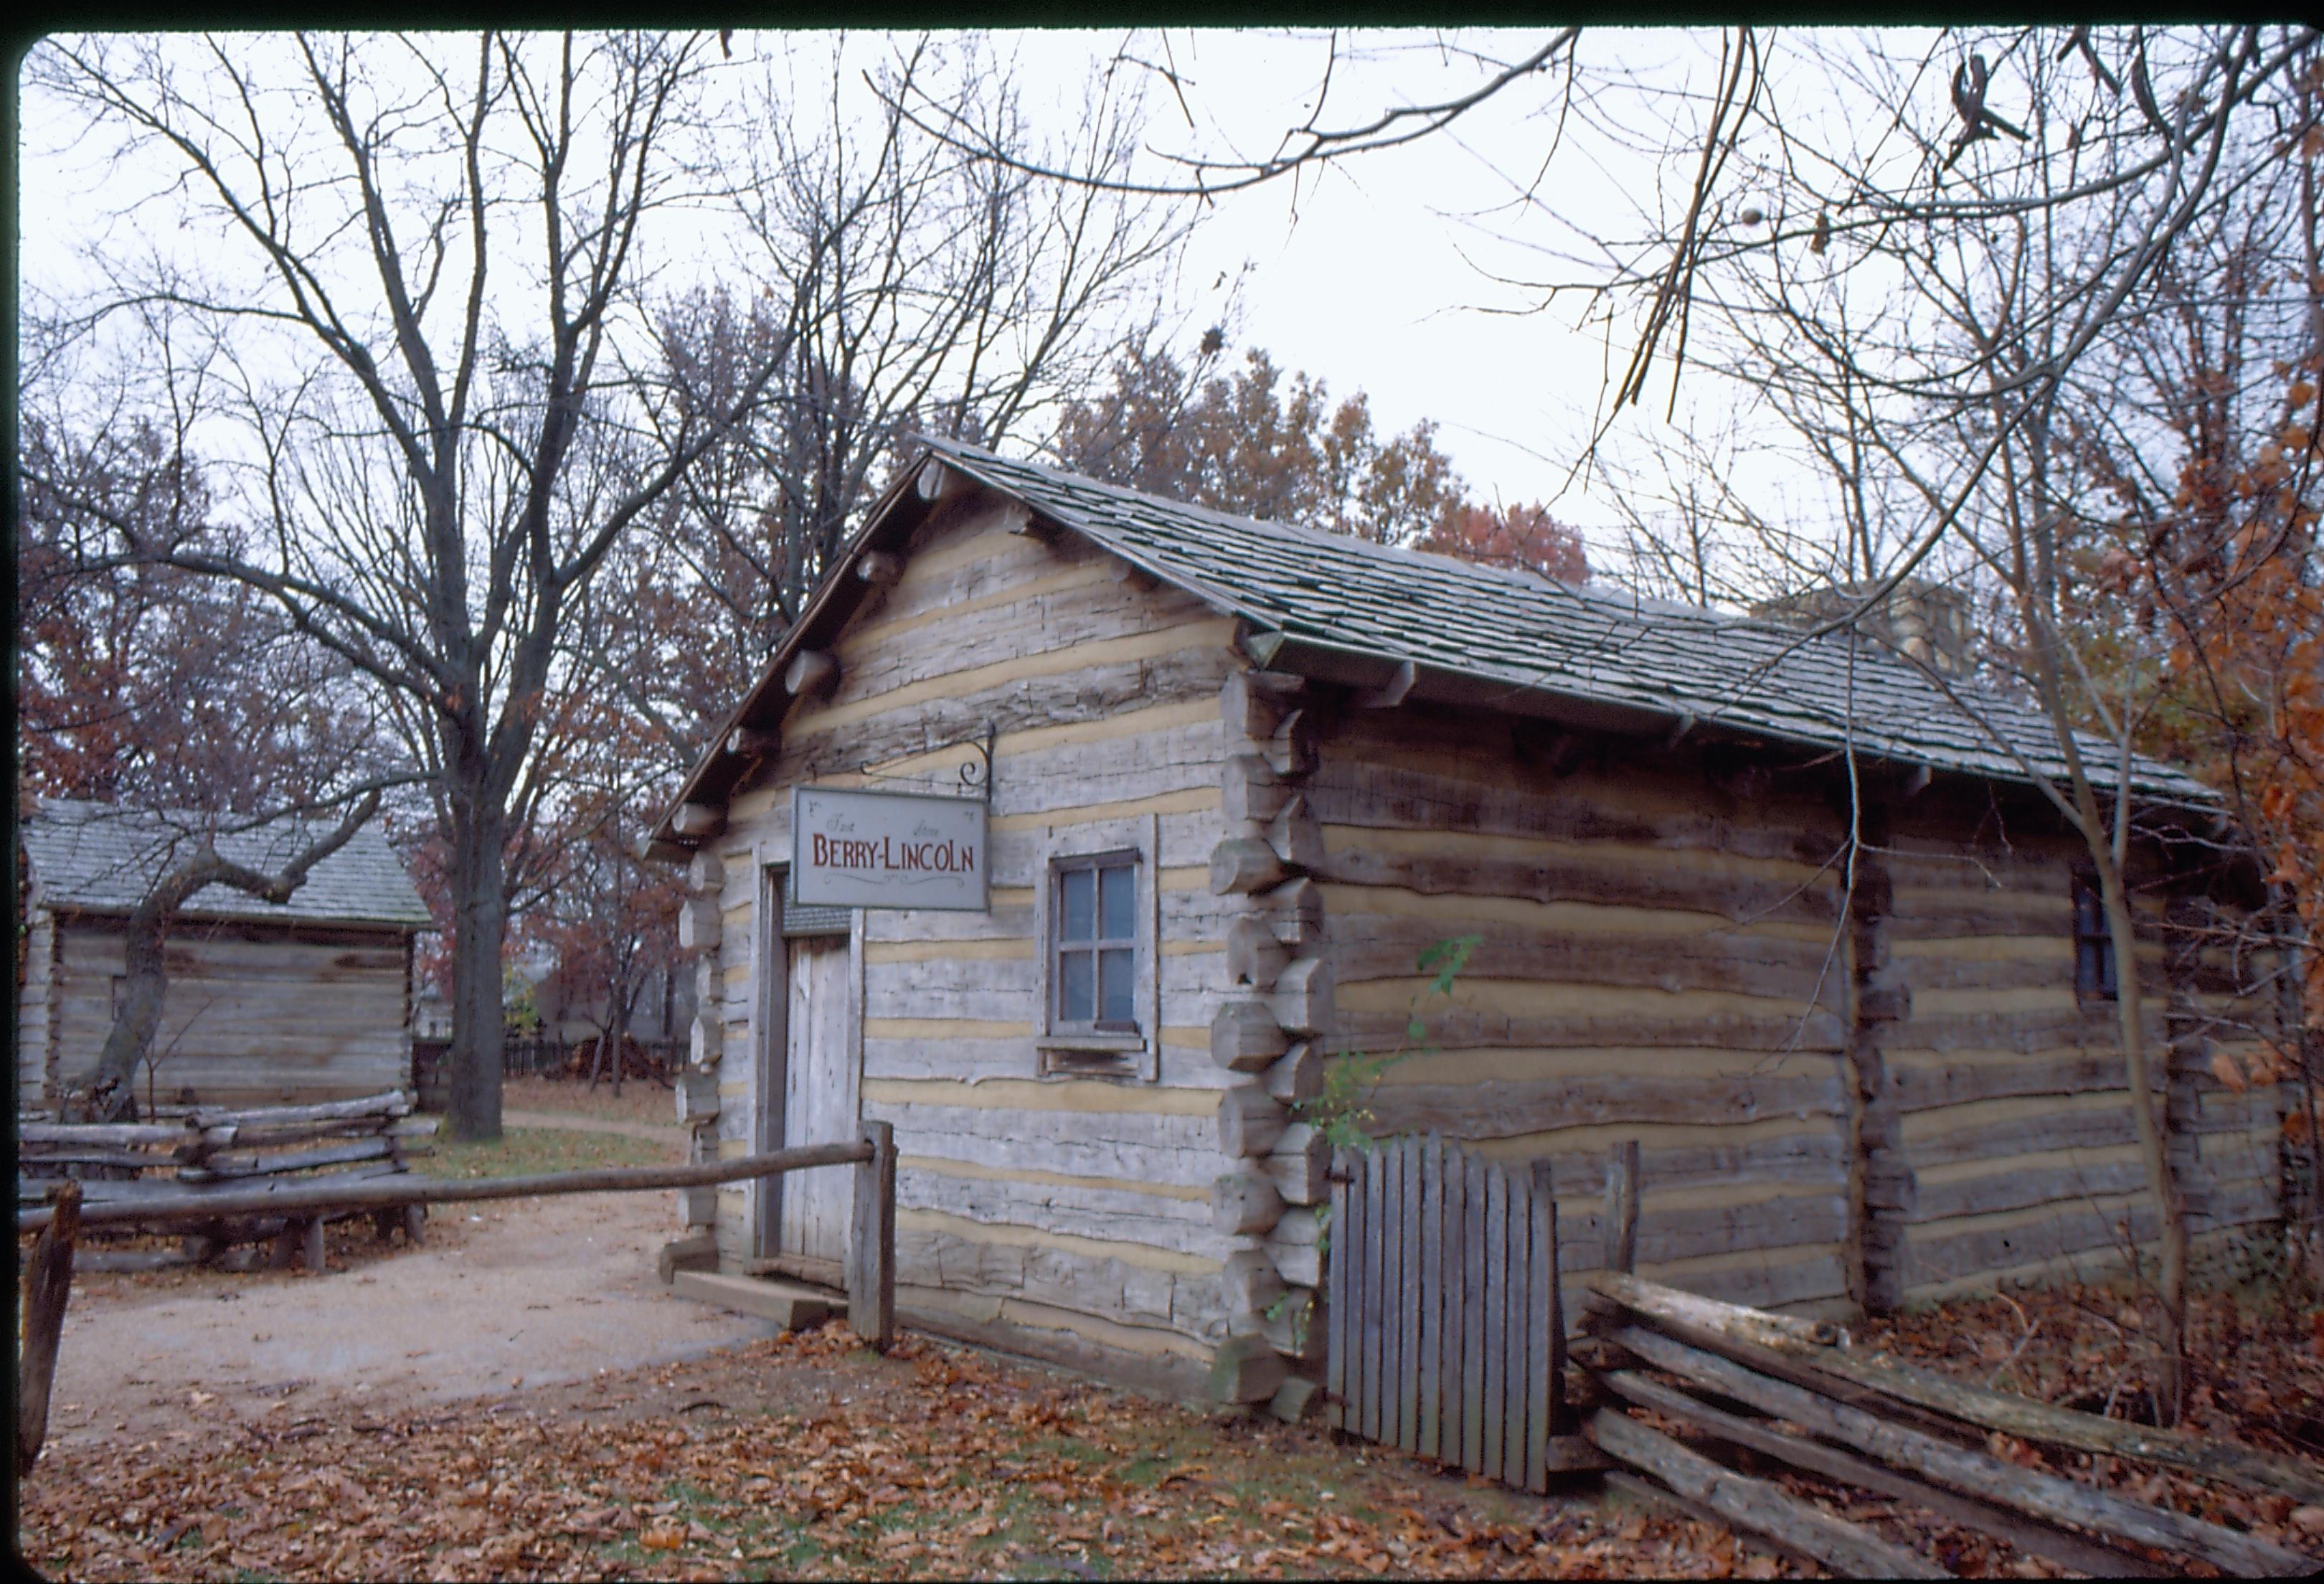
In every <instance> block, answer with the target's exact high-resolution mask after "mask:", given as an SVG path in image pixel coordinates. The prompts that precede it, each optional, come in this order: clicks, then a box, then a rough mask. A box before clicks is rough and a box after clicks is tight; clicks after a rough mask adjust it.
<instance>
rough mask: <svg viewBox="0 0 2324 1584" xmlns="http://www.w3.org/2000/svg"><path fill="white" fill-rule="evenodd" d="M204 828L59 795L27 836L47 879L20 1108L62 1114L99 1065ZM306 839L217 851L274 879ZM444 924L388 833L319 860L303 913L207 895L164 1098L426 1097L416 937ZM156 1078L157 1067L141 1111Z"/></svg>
mask: <svg viewBox="0 0 2324 1584" xmlns="http://www.w3.org/2000/svg"><path fill="white" fill-rule="evenodd" d="M201 828H202V819H201V817H200V816H195V815H186V816H163V815H159V814H153V813H147V812H141V811H134V810H126V809H118V808H115V807H112V806H110V805H107V804H104V803H88V802H70V801H64V800H61V799H53V798H51V799H44V800H42V802H41V804H40V806H39V808H38V809H37V810H36V811H34V812H33V814H32V817H31V818H29V819H27V820H24V822H23V825H22V826H21V827H20V835H21V838H22V840H23V850H24V858H25V864H26V869H27V872H28V878H29V882H30V884H29V888H28V892H27V896H26V912H25V931H26V937H27V939H26V951H25V959H24V978H23V986H22V987H21V989H20V990H19V992H18V996H17V1003H16V1100H17V1105H18V1106H19V1107H54V1106H55V1105H57V1103H58V1101H59V1100H60V1098H61V1097H62V1096H63V1094H64V1093H65V1092H66V1091H68V1090H69V1089H73V1088H79V1087H82V1086H85V1085H86V1084H87V1082H88V1079H89V1077H90V1075H91V1074H93V1073H94V1072H95V1071H96V1069H97V1053H98V1052H99V1051H102V1050H103V1049H104V1047H105V1038H106V1033H107V1032H108V1031H109V1030H110V1029H111V1028H112V1026H113V1016H114V1004H115V986H116V984H117V983H118V981H119V980H120V978H121V977H122V975H123V974H124V969H125V964H124V926H125V924H126V922H127V921H128V918H129V915H130V914H131V913H132V912H134V911H135V910H136V907H137V904H138V903H141V902H142V901H143V900H144V898H145V895H146V893H147V892H148V891H149V890H151V888H152V884H153V882H154V880H155V879H156V878H157V877H158V876H159V875H161V874H162V873H163V872H164V871H165V870H166V869H167V868H168V867H169V866H170V865H171V864H172V863H173V862H177V861H180V859H182V857H184V856H186V855H187V854H188V853H189V852H190V851H191V843H192V841H193V840H194V839H195V837H194V835H193V833H194V832H197V831H198V830H199V829H201ZM304 834H305V835H306V836H308V837H311V836H313V835H314V834H316V833H315V832H312V831H309V832H306V833H304ZM300 839H301V834H300V833H299V832H296V831H293V830H291V829H290V828H289V827H287V826H284V827H268V828H265V829H258V830H254V831H246V832H240V833H228V834H225V835H221V836H219V837H218V838H217V845H218V850H219V852H220V854H221V856H223V857H227V858H230V859H233V860H235V861H236V862H239V863H243V864H245V865H248V866H251V867H254V868H257V869H260V870H262V871H267V872H271V871H272V869H274V868H279V867H280V866H281V864H282V863H283V862H284V861H285V860H286V859H287V858H288V857H290V856H291V853H292V852H293V851H295V850H296V848H297V847H298V846H299V845H300ZM427 928H429V916H428V909H427V907H426V905H425V904H423V903H421V902H420V894H419V893H418V892H417V891H415V890H413V889H412V885H411V881H410V876H408V875H406V874H405V873H404V870H403V865H402V863H401V860H400V859H399V858H398V857H396V855H395V849H394V848H392V847H390V846H389V845H388V841H387V838H386V837H385V836H383V835H382V834H381V833H380V832H379V831H378V830H377V829H363V830H359V831H357V832H356V833H355V837H354V838H352V839H351V840H350V841H349V842H348V843H347V844H346V847H344V848H340V849H339V850H338V851H337V852H336V853H333V854H332V855H331V856H330V857H327V858H325V859H323V860H322V861H321V862H320V863H318V864H317V865H316V866H315V867H314V869H313V870H312V871H311V872H310V873H309V875H308V876H307V880H306V884H304V885H301V886H300V888H299V889H298V890H297V891H296V892H294V893H292V894H291V900H290V901H289V902H287V903H281V904H276V903H268V902H263V901H261V900H260V899H259V898H257V897H254V896H250V895H247V894H244V893H242V892H239V891H235V890H234V889H232V888H230V887H228V886H224V885H211V886H208V887H206V888H204V889H203V890H202V891H200V892H198V893H197V894H195V895H194V897H193V898H192V899H191V900H190V901H189V903H187V905H186V907H185V909H184V910H183V912H181V913H180V917H179V922H178V923H177V925H176V927H175V928H173V929H172V930H171V933H170V938H169V945H168V949H167V953H166V957H165V959H164V960H165V961H166V963H167V966H168V971H169V976H170V984H169V993H168V997H167V1000H166V1003H165V1005H164V1006H163V1009H162V1014H161V1030H160V1032H159V1033H157V1034H156V1035H155V1037H154V1042H153V1054H154V1067H153V1071H152V1075H151V1076H152V1079H153V1085H152V1095H153V1098H154V1099H155V1101H156V1102H157V1103H159V1104H161V1105H164V1106H169V1105H192V1104H196V1103H199V1104H202V1105H209V1106H269V1105H277V1104H289V1103H303V1102H308V1101H319V1100H344V1099H355V1098H361V1097H363V1096H366V1095H376V1094H379V1093H381V1092H382V1091H383V1090H385V1089H391V1088H410V1082H411V1041H410V1031H409V1029H408V1027H407V1024H408V1021H409V1008H410V984H411V947H412V937H413V935H414V934H415V933H416V932H417V931H420V930H424V929H427ZM147 1076H148V1074H147V1073H146V1072H145V1071H144V1070H143V1069H141V1070H139V1073H138V1076H137V1099H138V1104H139V1106H140V1107H143V1105H144V1103H145V1097H146V1092H147V1089H146V1079H147Z"/></svg>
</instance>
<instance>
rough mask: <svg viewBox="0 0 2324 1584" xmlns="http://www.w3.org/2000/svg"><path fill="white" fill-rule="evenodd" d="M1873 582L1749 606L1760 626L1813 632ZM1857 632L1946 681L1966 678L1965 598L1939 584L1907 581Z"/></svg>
mask: <svg viewBox="0 0 2324 1584" xmlns="http://www.w3.org/2000/svg"><path fill="white" fill-rule="evenodd" d="M1878 587H1879V585H1878V584H1877V583H1843V584H1839V585H1827V586H1825V587H1823V588H1808V589H1803V590H1802V591H1801V592H1799V593H1797V594H1785V595H1783V596H1780V597H1777V598H1775V599H1769V600H1763V601H1762V602H1760V603H1759V604H1757V605H1755V606H1753V607H1751V614H1752V615H1753V616H1757V617H1758V618H1759V619H1760V620H1761V621H1767V622H1781V623H1783V624H1784V625H1785V626H1792V627H1812V626H1816V625H1819V624H1821V623H1823V622H1828V621H1831V620H1833V619H1834V618H1835V617H1839V616H1846V615H1847V614H1848V613H1849V611H1851V610H1854V609H1855V608H1856V607H1858V606H1859V605H1862V604H1863V603H1864V602H1865V600H1866V599H1867V598H1868V597H1870V596H1871V594H1872V592H1873V590H1874V589H1876V588H1878ZM1855 625H1856V630H1857V631H1858V632H1859V633H1863V634H1865V635H1867V636H1868V637H1870V638H1872V639H1873V640H1875V641H1876V642H1877V643H1879V644H1883V645H1885V646H1886V647H1888V648H1892V649H1895V650H1898V651H1900V652H1902V653H1905V654H1908V655H1910V656H1911V657H1912V658H1914V660H1917V661H1919V662H1921V663H1922V664H1923V665H1925V666H1927V667H1928V668H1929V669H1930V670H1931V671H1933V672H1937V673H1938V674H1939V675H1940V676H1944V677H1965V676H1967V675H1968V674H1969V596H1968V595H1966V594H1964V593H1962V592H1961V591H1960V589H1958V588H1946V587H1945V586H1943V585H1942V584H1938V583H1929V582H1924V581H1923V580H1922V579H1918V578H1907V579H1904V581H1903V582H1901V583H1899V584H1897V585H1896V587H1895V589H1894V590H1892V591H1891V592H1890V594H1889V596H1888V597H1887V598H1886V600H1885V601H1883V602H1881V603H1880V604H1878V605H1876V606H1874V607H1872V608H1871V609H1869V610H1867V611H1866V612H1865V613H1864V614H1863V615H1862V616H1858V618H1857V620H1856V623H1855Z"/></svg>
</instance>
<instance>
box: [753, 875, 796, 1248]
mask: <svg viewBox="0 0 2324 1584" xmlns="http://www.w3.org/2000/svg"><path fill="white" fill-rule="evenodd" d="M788 873H789V866H788V865H783V864H761V866H759V878H758V886H759V896H758V903H759V905H758V906H756V907H755V908H752V910H751V913H752V918H754V919H755V920H757V921H758V939H756V940H753V941H752V943H751V956H752V966H751V978H752V984H753V986H754V987H756V990H757V1002H756V1005H753V1006H752V1009H751V1026H752V1031H753V1036H754V1037H753V1038H752V1052H751V1058H752V1059H751V1089H752V1093H751V1123H750V1126H751V1153H752V1154H764V1153H766V1152H768V1151H769V1150H776V1149H780V1148H781V1147H782V1143H783V1091H784V1089H785V1088H786V1087H787V1083H786V1080H787V1079H788V1077H789V1064H790V1009H791V996H790V988H791V961H790V949H789V943H788V941H786V940H784V939H783V882H784V880H785V879H786V878H787V877H788ZM782 1191H783V1180H782V1178H781V1176H780V1175H779V1174H778V1175H776V1176H772V1177H756V1178H753V1179H752V1184H751V1254H752V1257H753V1258H755V1259H772V1258H773V1257H774V1256H775V1255H776V1254H777V1253H779V1248H778V1244H779V1242H780V1241H781V1237H782V1230H781V1228H782Z"/></svg>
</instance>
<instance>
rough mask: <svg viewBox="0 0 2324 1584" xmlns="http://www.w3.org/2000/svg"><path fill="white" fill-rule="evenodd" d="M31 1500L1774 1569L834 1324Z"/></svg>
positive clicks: (77, 1527)
mask: <svg viewBox="0 0 2324 1584" xmlns="http://www.w3.org/2000/svg"><path fill="white" fill-rule="evenodd" d="M22 1499H23V1524H22V1529H21V1533H20V1541H21V1544H22V1547H23V1554H24V1556H25V1557H26V1559H27V1560H28V1561H31V1562H32V1564H33V1565H34V1566H35V1567H37V1568H39V1569H40V1570H42V1571H43V1572H45V1573H47V1574H49V1575H50V1576H51V1577H69V1578H73V1579H235V1578H261V1577H263V1578H275V1577H281V1578H300V1579H378V1578H415V1579H485V1578H493V1579H503V1578H509V1579H531V1578H553V1579H584V1578H610V1577H622V1578H652V1579H730V1578H742V1579H765V1578H794V1577H810V1578H814V1577H875V1578H899V1579H900V1578H1025V1577H1049V1578H1059V1579H1087V1578H1110V1577H1143V1576H1163V1577H1175V1578H1185V1577H1197V1576H1215V1575H1219V1574H1224V1573H1232V1574H1236V1575H1240V1576H1250V1577H1259V1578H1298V1577H1314V1576H1317V1575H1333V1576H1351V1575H1358V1576H1360V1575H1397V1576H1406V1575H1418V1576H1425V1577H1476V1576H1488V1575H1489V1576H1511V1575H1517V1576H1527V1577H1533V1576H1539V1575H1542V1574H1545V1573H1553V1572H1554V1573H1558V1574H1563V1575H1568V1576H1574V1577H1635V1576H1638V1575H1641V1574H1674V1573H1677V1574H1687V1575H1692V1576H1723V1575H1725V1574H1728V1573H1729V1572H1732V1571H1735V1570H1738V1568H1739V1569H1740V1570H1743V1571H1746V1572H1748V1573H1757V1574H1759V1575H1761V1576H1773V1574H1774V1573H1775V1565H1774V1563H1773V1561H1772V1559H1769V1558H1765V1557H1753V1556H1751V1555H1749V1554H1746V1553H1741V1552H1738V1547H1737V1545H1736V1544H1735V1542H1734V1541H1733V1539H1732V1538H1731V1537H1729V1536H1726V1535H1723V1534H1721V1533H1717V1532H1714V1531H1711V1530H1709V1529H1706V1528H1703V1527H1701V1526H1700V1525H1694V1524H1687V1523H1684V1522H1681V1521H1676V1520H1674V1519H1671V1518H1669V1517H1666V1516H1664V1515H1659V1514H1650V1513H1646V1512H1643V1511H1640V1510H1638V1509H1636V1508H1633V1507H1629V1506H1627V1505H1623V1504H1620V1503H1615V1504H1610V1505H1599V1504H1597V1503H1595V1502H1593V1501H1591V1500H1590V1499H1589V1498H1587V1497H1578V1496H1577V1497H1572V1498H1567V1499H1563V1500H1556V1501H1553V1502H1551V1503H1549V1504H1547V1505H1545V1504H1543V1503H1541V1502H1539V1501H1536V1500H1527V1499H1525V1498H1521V1497H1518V1496H1514V1495H1511V1494H1509V1493H1507V1492H1504V1491H1500V1490H1498V1489H1495V1488H1491V1487H1478V1486H1471V1484H1469V1483H1468V1482H1466V1481H1464V1480H1461V1479H1457V1478H1454V1477H1448V1476H1444V1475H1441V1474H1437V1473H1434V1472H1433V1471H1430V1470H1427V1469H1425V1468H1422V1467H1421V1466H1420V1465H1417V1464H1415V1463H1412V1462H1410V1461H1408V1460H1406V1459H1402V1458H1400V1457H1398V1456H1397V1455H1395V1454H1382V1453H1380V1452H1378V1451H1376V1450H1374V1451H1367V1450H1362V1449H1357V1448H1350V1447H1340V1446H1334V1445H1333V1443H1332V1442H1331V1440H1330V1439H1329V1438H1328V1436H1326V1435H1325V1434H1324V1433H1323V1432H1322V1431H1317V1430H1314V1429H1311V1428H1307V1427H1297V1428H1294V1427H1290V1426H1285V1425H1279V1424H1276V1423H1273V1422H1260V1421H1254V1420H1219V1419H1214V1418H1211V1417H1207V1416H1204V1415H1201V1414H1196V1413H1186V1412H1184V1411H1180V1410H1176V1409H1170V1408H1165V1407H1159V1406H1157V1405H1156V1404H1154V1403H1150V1402H1148V1401H1144V1400H1141V1399H1139V1398H1135V1397H1131V1396H1128V1395H1125V1394H1119V1393H1114V1392H1111V1391H1107V1390H1104V1389H1102V1388H1099V1387H1096V1386H1093V1385H1087V1384H1084V1383H1081V1382H1077V1381H1072V1380H1068V1379H1065V1377H1061V1376H1055V1375H1051V1374H1049V1373H1047V1372H1045V1371H1041V1370H1037V1369H1033V1368H1030V1367H1023V1366H1015V1365H1010V1364H1005V1363H1002V1362H1001V1361H998V1360H996V1359H993V1358H991V1357H988V1356H986V1355H983V1354H981V1353H978V1352H975V1351H973V1350H970V1349H965V1348H952V1347H948V1346H945V1345H942V1344H938V1343H936V1342H933V1341H930V1340H928V1339H922V1338H908V1339H906V1340H905V1341H904V1343H903V1344H902V1345H901V1346H900V1347H899V1349H898V1351H897V1352H896V1353H895V1354H893V1355H891V1356H890V1357H887V1358H880V1357H876V1356H873V1355H871V1354H869V1353H866V1352H863V1351H862V1350H861V1349H860V1348H857V1347H856V1345H855V1344H854V1343H853V1340H852V1339H851V1338H850V1337H849V1336H848V1334H847V1333H846V1332H845V1331H844V1329H841V1328H839V1327H837V1326H831V1327H826V1328H825V1329H822V1330H820V1331H816V1332H813V1333H808V1334H806V1335H801V1336H794V1337H786V1338H780V1339H775V1340H772V1341H769V1342H763V1343H758V1344H753V1345H752V1346H751V1347H749V1348H742V1349H739V1350H735V1351H730V1352H726V1353H722V1354H717V1355H713V1356H710V1357H705V1358H704V1359H700V1360H696V1361H694V1362H692V1363H689V1364H686V1365H680V1366H669V1367H664V1368H659V1369H651V1370H642V1371H636V1372H632V1373H631V1374H629V1375H626V1376H604V1377H600V1378H599V1379H598V1380H596V1381H595V1382H593V1383H591V1384H589V1385H586V1386H583V1387H576V1388H568V1389H559V1390H557V1391H552V1392H543V1393H538V1394H529V1395H527V1396H525V1397H523V1398H521V1399H516V1398H512V1399H507V1400H504V1401H502V1402H499V1403H475V1404H473V1405H468V1406H464V1407H462V1408H461V1409H460V1411H458V1412H457V1413H437V1414H434V1415H430V1416H429V1417H427V1418H424V1419H396V1418H391V1417H387V1416H378V1417H356V1416H354V1415H352V1414H344V1413H343V1414H337V1415H332V1416H327V1417H315V1418H311V1419H304V1420H293V1421H291V1422H288V1423H284V1424H281V1425H269V1426H260V1427H252V1428H250V1429H248V1430H246V1431H228V1432H226V1433H225V1434H223V1435H221V1434H219V1433H217V1432H214V1431H199V1430H188V1431H180V1432H178V1433H177V1434H176V1435H174V1436H172V1437H171V1438H169V1439H167V1440H162V1441H160V1442H151V1441H149V1442H143V1443H136V1444H130V1443H126V1442H115V1443H107V1444H105V1445H103V1446H101V1447H97V1448H84V1449H79V1450H77V1451H76V1453H75V1454H74V1456H73V1457H72V1458H71V1459H70V1461H69V1462H60V1461H59V1460H58V1459H54V1458H53V1457H44V1458H43V1459H42V1463H41V1465H40V1466H39V1467H38V1468H36V1469H35V1470H34V1472H33V1474H32V1477H30V1479H28V1480H27V1481H26V1482H25V1484H24V1486H23V1488H22Z"/></svg>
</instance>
